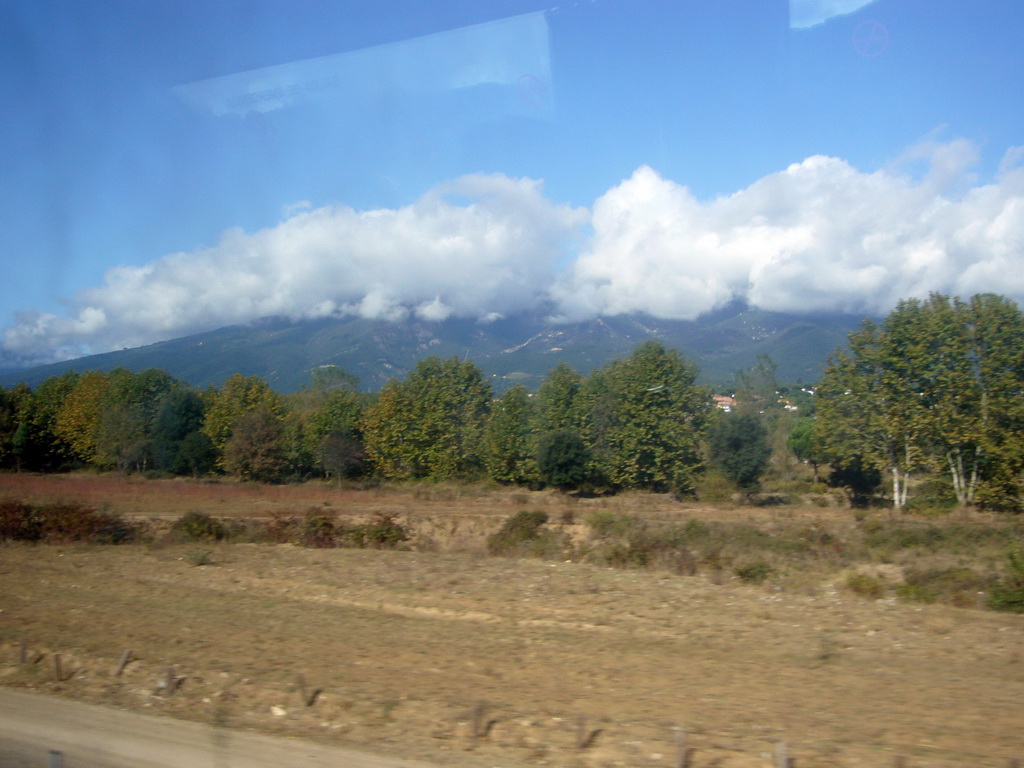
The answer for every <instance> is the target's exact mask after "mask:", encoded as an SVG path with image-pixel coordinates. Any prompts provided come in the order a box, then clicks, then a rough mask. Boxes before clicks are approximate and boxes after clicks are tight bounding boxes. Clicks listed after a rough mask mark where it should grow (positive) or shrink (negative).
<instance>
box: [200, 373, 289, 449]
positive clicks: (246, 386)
mask: <svg viewBox="0 0 1024 768" xmlns="http://www.w3.org/2000/svg"><path fill="white" fill-rule="evenodd" d="M258 408H262V409H265V411H266V412H267V413H269V414H271V415H272V416H273V417H274V418H275V419H278V420H283V419H284V416H285V412H286V409H285V404H284V399H283V398H282V397H281V395H279V394H278V393H277V392H275V391H274V390H273V389H271V388H270V386H269V385H268V384H267V382H266V381H265V380H264V379H262V378H261V377H259V376H243V375H242V374H240V373H235V374H232V375H231V376H230V377H229V378H228V380H227V381H225V382H224V386H223V387H221V388H220V390H218V391H215V392H213V393H211V395H210V396H209V400H208V403H207V408H206V412H205V414H204V416H203V429H202V431H203V434H205V435H206V436H207V437H209V438H210V441H211V442H212V443H213V445H214V447H215V448H216V449H217V450H218V451H223V450H224V449H225V447H226V446H227V443H228V440H230V439H231V434H232V432H233V431H234V429H235V424H236V423H237V422H238V420H239V419H241V418H242V416H244V415H245V414H247V413H249V412H250V411H254V410H256V409H258Z"/></svg>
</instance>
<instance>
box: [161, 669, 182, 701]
mask: <svg viewBox="0 0 1024 768" xmlns="http://www.w3.org/2000/svg"><path fill="white" fill-rule="evenodd" d="M181 681H182V678H178V677H176V676H175V674H174V667H168V668H167V676H166V677H165V678H164V696H170V695H171V694H172V693H174V692H175V691H176V690H177V688H178V686H179V685H181Z"/></svg>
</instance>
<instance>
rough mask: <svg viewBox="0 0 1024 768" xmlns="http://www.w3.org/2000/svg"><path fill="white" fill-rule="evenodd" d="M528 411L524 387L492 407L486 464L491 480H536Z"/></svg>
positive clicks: (528, 404)
mask: <svg viewBox="0 0 1024 768" xmlns="http://www.w3.org/2000/svg"><path fill="white" fill-rule="evenodd" d="M531 410H532V409H531V407H530V395H529V392H527V390H526V387H523V386H515V387H512V388H511V389H509V390H508V391H507V392H506V393H505V394H504V395H502V397H501V399H500V400H498V401H497V402H496V403H494V404H493V405H492V406H491V415H490V419H489V420H488V422H487V432H486V436H485V448H486V453H485V461H486V465H487V473H488V474H489V475H490V476H491V479H492V480H495V481H496V482H499V483H507V484H525V483H529V482H532V481H534V480H536V479H537V459H536V444H535V441H534V439H533V431H532V429H531V428H530V424H531V422H532V418H531Z"/></svg>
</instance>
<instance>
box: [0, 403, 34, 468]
mask: <svg viewBox="0 0 1024 768" xmlns="http://www.w3.org/2000/svg"><path fill="white" fill-rule="evenodd" d="M31 399H32V390H30V389H29V388H28V386H27V385H26V384H16V385H15V386H13V387H12V388H11V389H9V390H4V389H0V468H9V467H14V468H15V469H20V468H21V457H20V451H18V450H16V449H15V442H16V441H15V435H16V434H17V433H18V429H19V427H21V426H22V425H23V423H24V420H25V418H26V416H27V412H28V407H29V403H30V401H31Z"/></svg>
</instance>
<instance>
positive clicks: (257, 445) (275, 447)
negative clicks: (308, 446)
mask: <svg viewBox="0 0 1024 768" xmlns="http://www.w3.org/2000/svg"><path fill="white" fill-rule="evenodd" d="M286 466H287V462H286V460H285V439H284V424H283V423H282V421H281V419H280V418H279V417H278V415H277V413H275V412H274V410H273V409H272V408H271V407H270V406H268V405H264V404H260V405H257V406H256V407H254V408H252V409H250V410H248V411H246V412H245V413H243V414H242V415H241V416H240V417H238V419H237V420H236V421H235V424H234V427H233V428H232V430H231V437H229V438H228V442H227V445H225V446H224V469H225V470H227V471H228V472H229V473H231V474H234V475H238V476H239V477H241V478H243V479H245V480H278V479H280V478H281V476H282V474H283V473H284V471H285V467H286Z"/></svg>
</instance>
